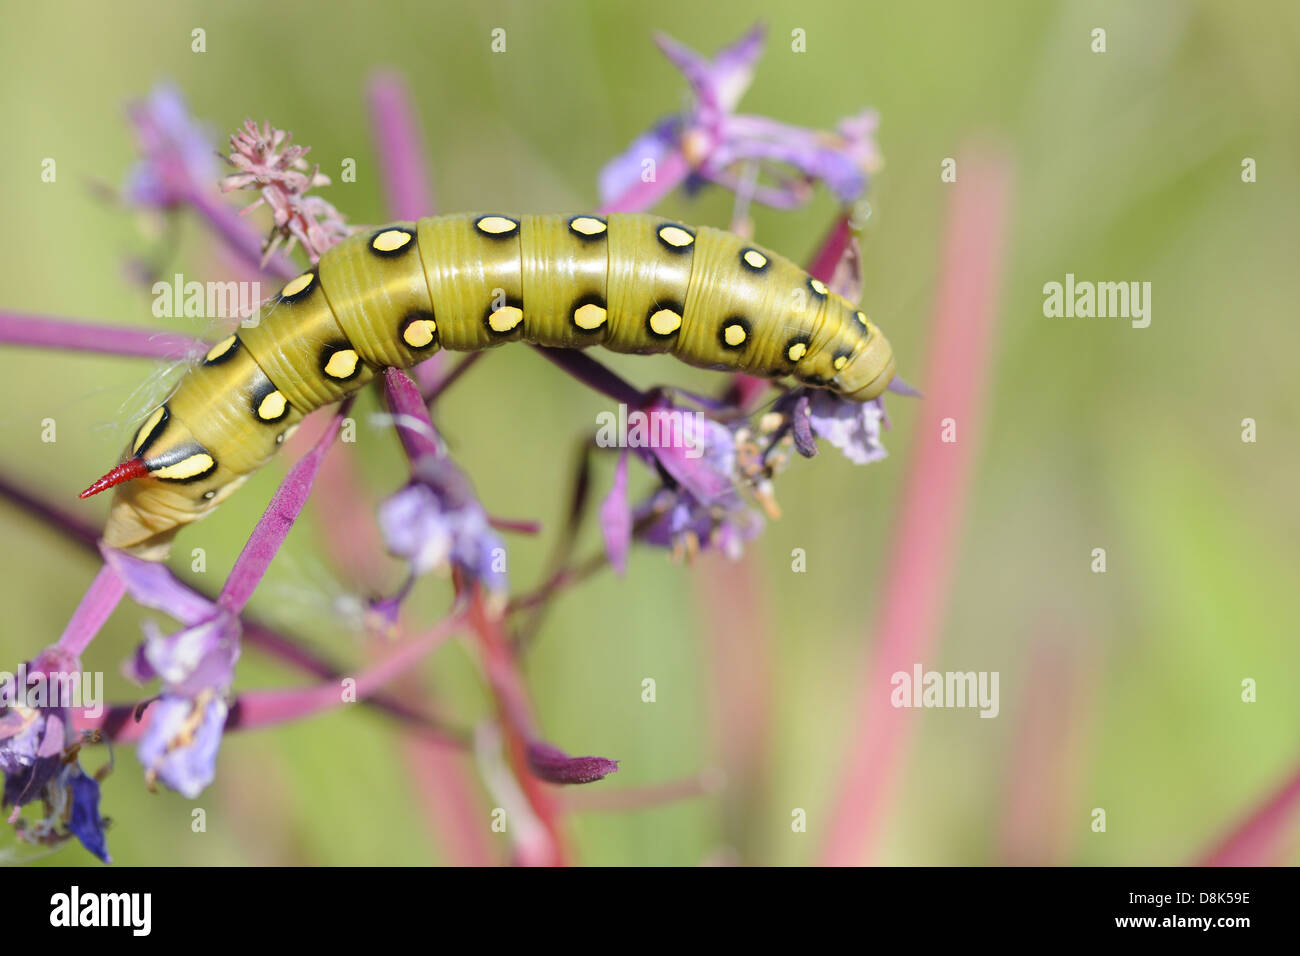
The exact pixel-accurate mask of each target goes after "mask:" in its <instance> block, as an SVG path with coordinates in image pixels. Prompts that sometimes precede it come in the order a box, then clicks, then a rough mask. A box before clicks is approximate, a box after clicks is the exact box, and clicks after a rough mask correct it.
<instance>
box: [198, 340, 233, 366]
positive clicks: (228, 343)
mask: <svg viewBox="0 0 1300 956" xmlns="http://www.w3.org/2000/svg"><path fill="white" fill-rule="evenodd" d="M238 341H239V340H238V339H237V338H235V337H234V336H233V335H227V336H226V337H225V338H224V339H222V340H221V341H220V342H218V343H217V344H216V345H214V346H212V348H210V349H208V354H207V355H205V356H203V361H205V362H215V361H216V360H217V359H219V358H221V356H223V355H225V354H226V353H227V352H229V351H230V350H231V349H233V348H234V347H235V343H236V342H238Z"/></svg>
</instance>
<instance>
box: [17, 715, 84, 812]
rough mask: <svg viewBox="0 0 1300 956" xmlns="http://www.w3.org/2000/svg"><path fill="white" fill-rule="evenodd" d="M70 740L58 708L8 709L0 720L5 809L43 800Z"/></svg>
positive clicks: (60, 766)
mask: <svg viewBox="0 0 1300 956" xmlns="http://www.w3.org/2000/svg"><path fill="white" fill-rule="evenodd" d="M71 740H72V736H71V729H70V726H69V723H68V719H67V715H66V712H65V711H64V710H62V709H61V708H57V709H51V708H40V709H32V708H29V707H24V706H22V705H15V706H12V707H9V708H8V709H7V710H6V711H5V714H4V717H3V718H0V770H3V771H4V775H5V786H4V805H5V806H12V807H14V808H18V807H22V806H24V805H26V804H28V803H31V802H32V801H33V800H37V799H40V798H41V797H43V796H44V795H45V791H46V788H47V787H48V786H49V785H50V783H51V782H52V781H54V780H55V779H56V777H57V776H58V774H59V771H60V769H61V768H62V766H63V750H64V748H65V747H67V746H68V744H69V743H71Z"/></svg>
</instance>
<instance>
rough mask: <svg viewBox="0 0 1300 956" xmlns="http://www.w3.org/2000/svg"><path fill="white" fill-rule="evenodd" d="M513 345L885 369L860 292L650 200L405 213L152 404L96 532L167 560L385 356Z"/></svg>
mask: <svg viewBox="0 0 1300 956" xmlns="http://www.w3.org/2000/svg"><path fill="white" fill-rule="evenodd" d="M511 341H525V342H531V343H535V344H538V345H544V346H549V347H553V348H588V347H590V346H594V345H601V346H604V347H605V348H608V349H612V350H614V351H617V352H633V353H653V352H669V353H672V354H674V355H676V356H677V357H678V358H680V359H681V360H682V361H684V362H687V363H688V364H691V365H695V366H699V367H702V368H713V369H738V370H743V371H746V372H749V373H750V374H753V375H760V376H769V377H774V378H779V377H782V376H787V375H789V376H793V377H794V378H796V379H797V380H799V381H801V382H803V383H805V384H808V385H813V386H817V387H823V388H828V389H831V390H833V391H835V392H837V393H839V394H841V395H843V396H844V397H845V398H848V399H850V400H855V401H867V400H870V399H872V398H874V397H876V396H877V395H879V394H880V393H881V392H882V391H884V389H885V387H886V386H887V385H888V384H889V382H890V380H891V379H892V377H893V373H894V361H893V355H892V352H891V349H890V346H889V343H888V342H887V341H886V340H885V338H884V336H883V335H882V334H881V333H880V331H879V330H878V329H877V328H876V327H875V326H874V325H873V324H872V323H870V322H869V321H868V320H867V318H866V316H865V315H863V313H862V312H860V311H858V310H857V308H856V306H854V305H853V304H852V303H849V302H848V301H846V300H845V299H843V298H842V297H840V296H838V295H836V294H835V293H832V292H830V291H829V290H828V289H827V288H826V286H825V285H823V284H822V283H821V282H820V281H818V280H817V279H815V278H812V277H810V276H809V275H808V274H807V273H806V272H804V271H803V270H802V269H800V268H799V267H798V266H797V265H795V264H794V263H793V262H791V261H790V260H788V259H786V258H784V257H783V256H780V255H777V254H776V253H774V252H771V251H770V250H767V249H765V248H763V247H761V246H757V245H754V244H753V243H750V242H749V241H747V240H745V239H742V238H741V237H739V236H736V235H733V234H731V233H727V232H723V231H721V230H718V229H711V228H708V227H703V228H699V229H696V228H693V227H690V226H686V225H684V224H682V223H677V222H673V221H670V220H666V219H661V218H658V217H655V216H649V215H639V214H614V215H610V216H608V217H600V216H594V215H576V216H563V215H543V216H522V217H513V216H506V215H501V214H492V213H489V214H468V215H454V216H439V217H435V218H429V219H422V220H420V221H419V222H415V223H411V222H404V223H395V224H393V225H389V226H384V227H382V228H380V229H377V230H373V231H370V232H366V233H360V234H357V235H355V236H352V237H350V238H348V239H346V240H344V241H343V242H341V243H339V244H338V245H337V246H335V247H333V248H332V249H330V250H329V251H328V252H327V253H326V254H325V255H323V256H322V257H321V259H320V262H319V263H318V264H317V266H316V267H315V268H313V269H312V270H310V271H308V272H305V273H303V274H302V275H300V276H298V277H297V278H294V279H292V280H290V281H289V282H288V283H286V284H285V286H284V287H283V288H282V289H281V290H280V293H279V294H278V295H276V296H274V297H273V298H271V299H270V300H268V301H267V302H266V303H264V304H263V306H262V308H261V310H260V312H259V315H258V320H257V323H256V324H255V325H254V326H253V327H251V328H243V329H240V330H239V331H238V332H237V333H236V334H235V335H231V336H229V337H227V338H226V339H223V340H222V341H220V342H217V343H216V344H214V345H213V346H212V347H211V348H210V349H209V351H208V352H207V354H206V355H205V356H204V357H203V359H202V360H201V361H200V362H199V363H198V364H197V365H195V367H194V368H193V369H191V370H190V372H189V373H188V374H187V375H186V377H185V378H184V379H182V381H181V383H180V384H179V385H178V386H177V388H176V390H175V392H173V394H172V395H171V396H170V397H169V398H168V399H167V401H166V402H165V403H164V404H163V405H162V406H160V407H159V408H158V409H155V410H154V411H153V412H152V413H151V414H150V415H149V417H148V418H146V420H145V421H144V423H143V424H142V425H141V426H140V429H139V430H138V431H137V433H136V435H135V437H134V438H133V439H132V441H131V444H130V445H129V446H128V448H127V450H126V452H125V454H124V456H123V461H124V464H123V465H119V467H118V468H117V469H115V470H114V471H112V472H110V473H109V474H108V475H106V476H105V477H104V478H103V479H101V480H100V481H99V482H96V484H95V485H93V486H92V487H91V488H90V489H87V492H86V494H90V493H95V492H97V491H99V490H102V489H103V488H104V487H108V486H109V485H112V484H117V492H116V497H115V499H114V503H113V508H112V511H111V513H110V516H109V521H108V526H107V528H106V530H105V533H104V540H105V543H107V544H108V545H110V546H111V547H115V548H121V549H124V550H128V551H131V552H133V553H136V554H138V555H141V556H143V557H147V558H151V559H157V560H161V559H162V558H164V557H165V556H166V554H167V552H168V550H169V548H170V543H171V539H172V537H173V536H174V535H175V534H176V532H177V531H178V530H179V529H180V528H181V527H182V526H183V525H185V524H187V523H189V522H191V521H194V520H197V519H198V518H201V517H203V516H204V515H206V514H208V513H209V512H210V511H212V510H213V509H214V508H215V507H216V506H217V505H218V504H220V502H221V501H222V500H224V499H225V497H226V496H228V495H229V494H230V493H231V492H233V491H234V490H235V488H237V487H238V486H239V485H240V484H241V483H242V482H243V481H244V480H245V479H246V478H247V476H248V475H249V474H251V473H252V472H253V471H255V470H256V469H258V468H260V467H261V466H262V465H264V464H265V463H266V462H267V461H268V460H269V459H270V457H271V456H272V455H273V454H274V453H275V452H276V450H277V448H278V447H279V445H280V444H281V443H283V441H284V439H285V438H286V437H287V435H288V434H289V432H290V431H291V430H292V429H293V428H294V427H295V426H296V425H297V423H298V422H299V421H301V420H302V418H303V416H305V415H307V414H308V413H310V412H312V411H314V410H315V409H317V408H320V407H322V406H324V405H328V404H331V403H333V402H336V401H338V400H339V399H340V398H342V397H343V396H345V395H347V394H348V393H350V392H353V391H355V390H356V389H358V388H360V387H361V386H362V385H364V384H365V383H366V382H368V381H369V380H370V379H371V378H373V377H374V375H375V374H376V373H377V372H378V371H379V370H380V369H383V368H385V367H390V366H391V367H401V368H406V367H409V366H412V365H415V364H416V363H418V362H421V361H423V360H424V359H426V358H428V357H429V356H430V355H432V354H433V353H435V352H436V351H437V350H438V349H440V348H442V349H450V350H454V351H474V350H477V349H483V348H491V347H494V346H497V345H501V344H504V343H506V342H511ZM136 459H139V460H140V461H141V462H143V465H144V468H145V469H146V470H147V474H145V475H143V476H142V475H140V470H141V469H140V466H139V465H136V464H134V463H133V462H134V461H135V460H136ZM118 482H121V483H120V484H118Z"/></svg>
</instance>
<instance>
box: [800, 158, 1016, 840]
mask: <svg viewBox="0 0 1300 956" xmlns="http://www.w3.org/2000/svg"><path fill="white" fill-rule="evenodd" d="M963 154H964V155H965V158H964V159H963V161H962V164H963V165H962V180H961V183H960V184H959V185H953V186H951V187H947V188H951V189H952V190H953V195H952V197H951V211H950V213H949V221H948V227H947V233H946V239H945V245H944V253H943V260H942V263H941V268H940V272H939V274H940V276H942V285H941V287H940V289H939V297H938V303H937V307H936V310H935V319H934V324H933V327H932V330H931V334H930V342H931V350H930V358H929V362H928V365H927V369H926V374H925V376H924V379H923V384H924V387H925V388H926V398H925V399H924V400H923V403H922V405H921V408H920V414H919V415H918V416H917V418H918V428H917V444H916V447H915V450H914V452H913V455H912V461H911V466H910V469H909V471H908V474H907V478H906V480H905V481H904V485H903V487H904V492H903V502H902V507H901V509H900V512H899V519H898V524H897V525H896V527H895V531H894V544H893V547H892V548H891V551H890V554H891V558H890V559H889V561H888V563H887V568H888V570H887V572H886V574H887V576H886V579H885V586H884V591H883V595H882V604H881V610H880V612H879V617H878V619H877V623H876V627H875V628H874V630H873V631H872V634H871V637H873V638H874V640H875V645H874V648H873V650H872V652H871V654H870V656H869V658H868V661H867V665H866V668H865V672H864V673H863V677H862V680H861V682H860V685H859V686H860V692H859V699H860V705H859V712H858V718H857V727H856V734H855V735H854V740H853V744H852V746H851V748H850V750H849V752H848V754H847V755H846V757H845V761H844V766H845V771H844V775H843V778H842V782H841V784H840V791H839V795H838V797H837V799H836V802H835V805H834V807H833V808H832V812H831V818H830V824H829V826H828V828H827V842H826V844H825V846H824V847H823V848H822V854H823V855H822V860H823V862H824V863H826V864H830V865H835V866H843V865H853V864H857V863H860V862H862V861H863V860H864V859H867V858H869V856H870V854H871V851H872V849H873V840H874V838H875V837H876V835H877V834H878V833H879V832H880V829H881V827H882V826H883V823H884V820H885V817H886V815H887V813H888V811H889V801H890V799H891V797H892V795H893V792H894V789H895V787H896V786H897V783H898V778H899V776H900V774H901V770H902V764H903V756H904V754H905V752H906V747H907V744H908V743H909V740H908V736H909V734H910V732H911V729H912V724H913V718H914V717H915V715H914V714H913V713H912V712H911V710H910V709H906V708H895V707H894V706H892V704H891V703H890V692H891V689H892V688H891V685H890V677H891V675H892V674H894V673H896V672H898V671H904V672H908V673H910V672H911V670H912V666H913V664H916V663H920V664H922V665H924V664H925V662H926V658H927V657H929V656H930V655H931V654H932V653H933V651H934V648H935V645H936V643H937V640H938V636H939V627H940V625H941V623H942V621H943V615H944V611H945V609H946V606H947V595H948V593H949V585H950V582H951V579H952V564H953V558H954V554H955V552H956V548H957V544H958V540H959V537H960V529H961V525H962V520H963V517H964V514H965V499H966V491H967V489H968V487H969V484H970V477H971V472H972V468H973V464H974V460H975V451H976V449H977V448H978V447H979V436H978V430H979V424H980V419H981V417H982V415H983V400H984V391H985V389H984V385H985V380H986V378H987V376H988V369H989V362H990V354H991V351H992V342H993V329H994V325H995V320H996V311H995V309H996V300H997V285H998V278H999V276H1000V275H1001V271H1002V244H1003V239H1004V233H1005V230H1006V225H1007V216H1008V206H1009V203H1010V199H1011V180H1012V174H1011V169H1010V165H1009V162H1008V160H1007V159H1005V158H1003V157H1001V156H1000V154H998V153H994V152H976V151H973V150H965V151H963ZM945 418H952V419H954V420H955V421H956V423H957V428H958V429H959V430H960V431H959V432H958V436H957V437H958V440H957V441H955V442H942V441H940V428H941V424H940V423H941V421H942V420H943V419H945Z"/></svg>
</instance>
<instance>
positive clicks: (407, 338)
mask: <svg viewBox="0 0 1300 956" xmlns="http://www.w3.org/2000/svg"><path fill="white" fill-rule="evenodd" d="M437 331H438V324H437V323H436V322H434V321H433V319H416V320H415V321H414V322H412V323H411V324H410V325H408V326H407V327H406V328H404V329H402V341H403V342H405V343H406V344H407V345H409V346H410V347H411V348H413V349H422V348H424V347H425V346H426V345H428V344H429V343H430V342H432V341H433V335H434V333H435V332H437Z"/></svg>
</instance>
